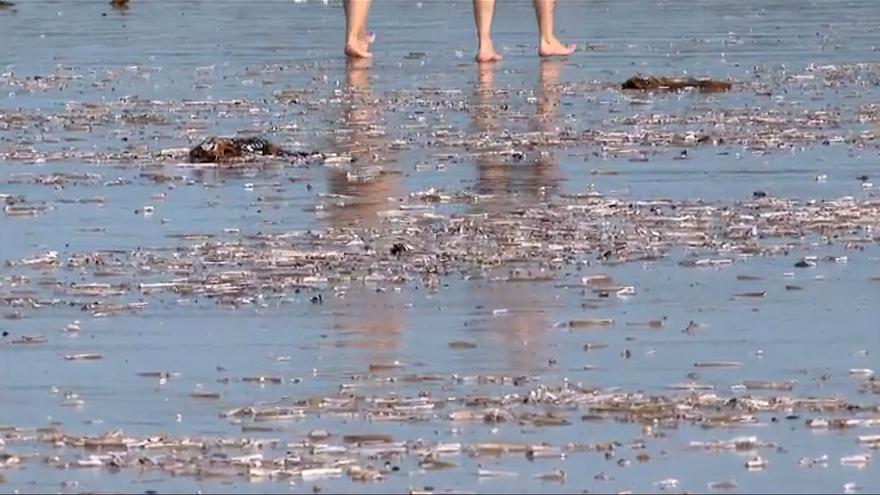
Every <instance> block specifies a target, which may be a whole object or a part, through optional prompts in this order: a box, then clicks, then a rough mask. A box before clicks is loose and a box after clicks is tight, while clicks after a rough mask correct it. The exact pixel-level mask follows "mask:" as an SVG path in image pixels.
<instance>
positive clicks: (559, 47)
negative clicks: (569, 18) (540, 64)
mask: <svg viewBox="0 0 880 495" xmlns="http://www.w3.org/2000/svg"><path fill="white" fill-rule="evenodd" d="M576 49H577V45H575V44H570V45H563V44H562V42H561V41H559V40H558V39H556V38H555V37H553V38H551V39H549V40H541V47H540V48H538V55H540V56H542V57H554V56H558V55H563V56H564V55H571V54H572V53H573V52H574V51H575V50H576Z"/></svg>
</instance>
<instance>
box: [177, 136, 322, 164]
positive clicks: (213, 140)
mask: <svg viewBox="0 0 880 495" xmlns="http://www.w3.org/2000/svg"><path fill="white" fill-rule="evenodd" d="M258 156H277V157H291V158H295V159H300V160H304V159H307V158H310V157H314V156H320V154H318V153H308V152H302V151H297V152H290V151H285V150H284V149H282V148H281V147H280V146H278V145H276V144H272V143H270V142H269V141H267V140H266V139H263V138H259V137H250V138H227V137H210V138H208V139H206V140H204V141H202V142H201V143H199V144H198V145H196V146H195V147H194V148H192V149H191V150H190V151H189V161H190V163H224V162H232V161H238V160H246V159H248V158H254V157H258Z"/></svg>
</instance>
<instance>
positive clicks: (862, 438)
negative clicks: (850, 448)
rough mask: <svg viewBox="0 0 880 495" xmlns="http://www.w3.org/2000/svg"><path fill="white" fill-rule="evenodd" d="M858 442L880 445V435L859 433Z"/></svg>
mask: <svg viewBox="0 0 880 495" xmlns="http://www.w3.org/2000/svg"><path fill="white" fill-rule="evenodd" d="M858 442H859V443H864V444H868V445H869V446H872V447H873V446H877V447H880V435H859V438H858Z"/></svg>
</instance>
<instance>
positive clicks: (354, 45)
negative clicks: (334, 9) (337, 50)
mask: <svg viewBox="0 0 880 495" xmlns="http://www.w3.org/2000/svg"><path fill="white" fill-rule="evenodd" d="M342 5H343V8H344V9H345V54H346V55H348V56H349V57H354V58H370V57H372V56H373V54H372V53H370V43H372V42H373V40H375V39H376V37H375V36H374V35H373V34H372V33H368V32H367V16H368V15H369V14H370V0H343V4H342Z"/></svg>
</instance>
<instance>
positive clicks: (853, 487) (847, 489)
mask: <svg viewBox="0 0 880 495" xmlns="http://www.w3.org/2000/svg"><path fill="white" fill-rule="evenodd" d="M861 489H862V487H861V486H859V485H858V483H856V482H854V481H850V482H848V483H844V484H843V493H856V492H858V491H860V490H861Z"/></svg>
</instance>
